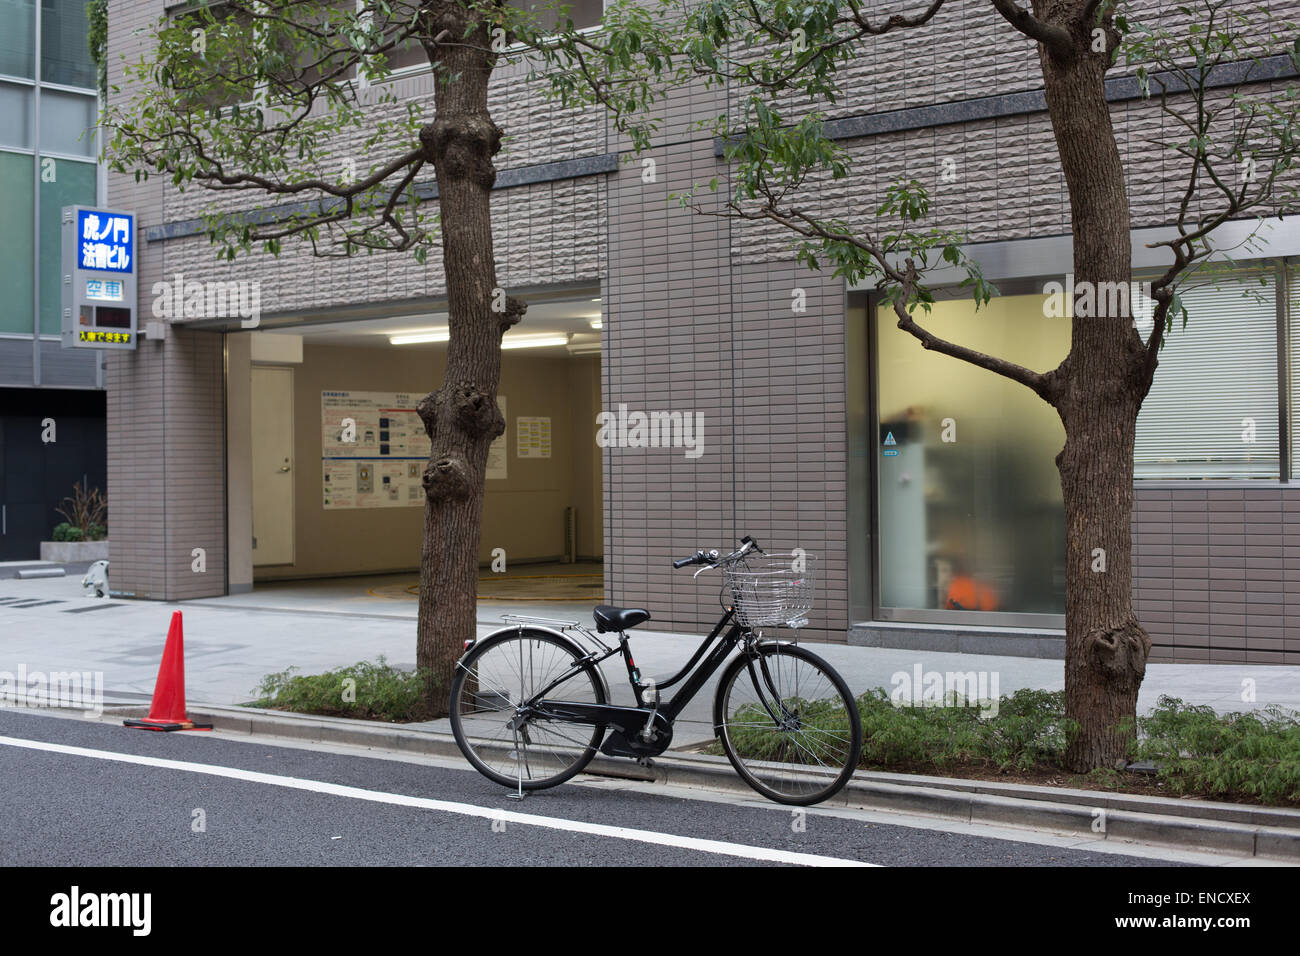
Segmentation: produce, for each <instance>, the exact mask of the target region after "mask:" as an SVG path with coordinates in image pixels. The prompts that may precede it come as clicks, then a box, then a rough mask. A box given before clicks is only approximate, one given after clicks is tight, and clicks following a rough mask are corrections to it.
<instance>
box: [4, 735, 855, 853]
mask: <svg viewBox="0 0 1300 956" xmlns="http://www.w3.org/2000/svg"><path fill="white" fill-rule="evenodd" d="M0 745H3V746H6V747H20V748H22V749H24V750H44V751H48V752H50V753H58V754H67V755H69V756H73V757H91V758H94V759H96V760H113V761H117V762H118V763H131V764H137V765H138V766H142V767H159V768H162V769H164V770H183V771H187V772H189V773H201V774H207V775H208V776H211V777H226V778H228V779H230V780H244V781H247V782H249V783H262V784H266V785H268V786H272V787H287V788H289V789H291V790H308V791H310V792H312V793H326V794H330V795H332V796H336V797H350V798H352V799H354V800H369V801H371V802H372V803H388V804H392V805H394V806H399V807H417V808H419V809H422V810H439V811H442V812H443V813H456V814H460V815H461V816H467V817H480V818H482V819H484V820H504V821H505V822H507V823H519V824H522V825H524V826H534V827H545V828H546V829H550V830H567V831H568V832H570V833H588V834H591V835H592V836H603V837H611V838H613V839H616V840H633V841H636V842H638V843H653V844H656V845H658V846H670V847H677V848H679V849H683V850H696V851H698V852H700V853H716V854H719V855H722V856H735V857H740V858H742V859H746V860H766V861H770V862H774V863H792V864H796V865H800V866H878V865H879V864H876V863H863V862H860V861H858V860H847V859H843V858H841V857H834V856H818V855H817V854H813V853H794V852H792V851H789V850H774V849H769V848H768V847H761V846H747V845H745V844H743V843H724V842H722V841H720V840H702V839H698V838H696V837H687V836H677V835H676V834H673V833H659V832H656V831H654V830H636V829H633V828H631V827H616V826H610V825H608V824H604V823H584V822H582V821H579V820H565V819H563V818H562V817H542V816H537V815H535V814H531V813H519V812H517V811H514V810H497V809H492V808H489V807H479V806H475V805H474V804H472V803H455V802H452V801H450V800H432V799H429V798H427V797H412V796H410V795H408V794H404V793H387V792H385V791H382V790H363V789H362V788H361V787H349V786H345V785H343V784H338V783H326V782H324V781H322V780H306V779H303V778H302V777H284V776H280V775H279V774H273V773H262V772H260V771H257V770H242V769H240V768H238V767H223V766H221V765H219V764H206V763H191V762H189V761H186V760H168V759H166V758H164V757H144V756H141V755H139V754H124V753H117V752H115V751H111V750H91V749H90V748H87V747H70V746H67V745H66V744H52V743H47V742H45V741H43V740H26V739H24V738H21V737H0Z"/></svg>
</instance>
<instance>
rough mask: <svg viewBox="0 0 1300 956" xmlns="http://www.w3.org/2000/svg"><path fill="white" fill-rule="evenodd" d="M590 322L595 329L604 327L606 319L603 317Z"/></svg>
mask: <svg viewBox="0 0 1300 956" xmlns="http://www.w3.org/2000/svg"><path fill="white" fill-rule="evenodd" d="M590 324H591V327H592V328H593V329H599V328H603V327H604V320H603V319H592V320H591V323H590Z"/></svg>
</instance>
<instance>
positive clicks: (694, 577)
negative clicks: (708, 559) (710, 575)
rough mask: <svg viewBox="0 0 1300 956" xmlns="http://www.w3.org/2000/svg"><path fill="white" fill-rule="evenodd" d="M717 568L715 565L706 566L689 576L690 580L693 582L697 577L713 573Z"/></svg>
mask: <svg viewBox="0 0 1300 956" xmlns="http://www.w3.org/2000/svg"><path fill="white" fill-rule="evenodd" d="M717 567H718V566H717V565H716V564H706V565H705V566H704V567H702V568H700V569H699V570H698V571H696V572H695V573H694V574H692V575H691V580H692V581H694V580H695V579H696V578H698V577H699V576H700V575H701V574H703V573H704V572H705V571H713V570H715V569H716V568H717Z"/></svg>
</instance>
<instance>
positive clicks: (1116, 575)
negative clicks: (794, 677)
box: [1039, 3, 1151, 773]
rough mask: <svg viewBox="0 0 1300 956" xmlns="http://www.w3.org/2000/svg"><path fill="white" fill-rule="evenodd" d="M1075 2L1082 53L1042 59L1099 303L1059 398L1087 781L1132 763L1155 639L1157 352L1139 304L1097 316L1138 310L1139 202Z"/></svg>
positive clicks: (1073, 340) (1081, 752) (1082, 323)
mask: <svg viewBox="0 0 1300 956" xmlns="http://www.w3.org/2000/svg"><path fill="white" fill-rule="evenodd" d="M1071 6H1074V10H1073V12H1072V14H1070V15H1067V19H1066V22H1067V23H1072V25H1071V27H1070V32H1071V35H1072V38H1073V39H1074V41H1075V42H1074V43H1073V48H1074V49H1073V53H1072V54H1069V55H1065V56H1063V55H1061V52H1060V50H1059V49H1057V50H1055V51H1049V50H1048V49H1047V48H1046V47H1044V46H1042V45H1040V46H1039V57H1040V61H1041V63H1042V69H1043V80H1044V85H1045V90H1046V98H1047V105H1048V110H1049V112H1050V115H1051V119H1052V127H1053V131H1054V133H1055V136H1056V144H1057V149H1058V152H1059V154H1060V159H1061V167H1062V171H1063V172H1064V175H1065V181H1066V185H1067V188H1068V190H1069V195H1070V214H1071V221H1072V225H1073V236H1074V281H1075V287H1076V290H1083V289H1085V288H1088V287H1089V285H1090V286H1091V289H1092V291H1093V293H1094V295H1093V296H1092V308H1091V309H1088V308H1087V303H1086V302H1085V301H1081V300H1079V299H1078V298H1076V302H1075V311H1074V318H1073V320H1072V323H1071V333H1070V353H1069V355H1068V357H1067V358H1066V360H1065V362H1064V363H1063V364H1062V366H1061V368H1060V369H1059V370H1058V371H1059V373H1060V377H1061V389H1060V392H1059V395H1058V397H1057V401H1056V408H1057V412H1058V413H1059V414H1060V417H1061V421H1062V423H1063V424H1064V426H1065V447H1064V448H1063V449H1062V451H1061V453H1060V454H1059V455H1058V456H1057V459H1056V463H1057V468H1058V470H1059V471H1060V475H1061V491H1062V495H1063V498H1064V503H1065V520H1066V542H1067V544H1066V579H1065V627H1066V638H1065V642H1066V650H1065V654H1066V656H1065V711H1066V718H1067V720H1069V721H1072V722H1073V724H1074V730H1073V733H1072V735H1071V738H1070V742H1069V745H1068V748H1067V752H1066V758H1065V762H1066V766H1067V767H1068V768H1069V769H1071V770H1074V771H1076V772H1080V773H1082V772H1086V771H1088V770H1091V769H1094V768H1100V767H1114V766H1117V765H1121V764H1122V763H1123V762H1124V761H1125V760H1126V758H1127V754H1128V752H1129V745H1130V742H1131V741H1132V740H1133V738H1134V734H1135V732H1136V731H1135V722H1136V717H1137V695H1138V689H1139V687H1140V686H1141V684H1142V678H1143V676H1144V675H1145V674H1146V661H1147V655H1148V652H1149V651H1150V647H1151V640H1150V637H1149V636H1148V635H1147V633H1146V631H1145V630H1144V629H1143V628H1142V626H1141V624H1139V623H1138V620H1137V618H1136V616H1135V615H1134V613H1133V599H1132V564H1131V553H1132V527H1131V523H1132V514H1133V439H1134V435H1135V431H1136V425H1137V415H1138V411H1139V410H1140V409H1141V406H1142V400H1143V399H1144V398H1145V396H1146V391H1147V384H1146V382H1145V380H1144V376H1143V374H1142V366H1143V362H1144V360H1145V348H1144V344H1143V342H1142V340H1141V337H1140V336H1139V335H1138V333H1137V330H1136V328H1135V327H1134V324H1133V319H1132V313H1131V309H1130V308H1124V309H1123V310H1122V314H1118V315H1099V314H1096V313H1097V311H1098V306H1097V303H1098V302H1099V301H1101V299H1102V297H1101V296H1100V295H1099V294H1098V293H1100V292H1101V291H1102V290H1105V289H1108V288H1112V287H1111V286H1110V285H1109V284H1110V283H1123V289H1124V290H1125V293H1126V295H1125V298H1123V299H1122V300H1119V301H1123V302H1125V303H1127V302H1128V299H1127V292H1128V290H1130V289H1131V285H1130V281H1131V279H1132V258H1131V256H1132V252H1131V248H1130V239H1129V208H1128V197H1127V194H1126V190H1125V185H1124V167H1123V165H1122V163H1121V162H1120V156H1119V150H1118V148H1117V146H1116V143H1115V134H1114V130H1113V128H1112V126H1111V120H1110V110H1109V107H1108V105H1107V102H1106V96H1105V84H1104V80H1105V74H1106V69H1107V60H1108V55H1107V54H1105V53H1094V52H1092V51H1091V49H1090V45H1091V44H1090V41H1091V35H1092V33H1091V31H1092V29H1093V28H1094V27H1095V24H1086V23H1083V22H1082V21H1081V18H1080V17H1079V13H1080V12H1081V9H1082V7H1083V4H1081V3H1080V4H1072V5H1071ZM1052 12H1054V13H1055V12H1057V11H1055V10H1054V11H1052ZM1053 19H1056V18H1055V17H1054V18H1053ZM1057 22H1058V23H1059V22H1061V21H1060V20H1057ZM1084 311H1088V312H1089V313H1090V314H1086V315H1084V314H1081V312H1084ZM1111 311H1117V310H1111Z"/></svg>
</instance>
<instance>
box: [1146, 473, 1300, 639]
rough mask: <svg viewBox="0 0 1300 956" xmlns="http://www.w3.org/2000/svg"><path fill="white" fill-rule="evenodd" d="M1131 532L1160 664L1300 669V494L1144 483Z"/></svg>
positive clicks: (1251, 486) (1272, 486)
mask: <svg viewBox="0 0 1300 956" xmlns="http://www.w3.org/2000/svg"><path fill="white" fill-rule="evenodd" d="M1133 531H1134V543H1133V554H1134V565H1133V600H1134V607H1135V609H1136V611H1137V615H1138V618H1139V619H1140V620H1141V621H1142V623H1143V625H1145V627H1146V629H1147V630H1148V632H1150V634H1151V639H1152V645H1153V646H1152V660H1155V661H1172V662H1176V663H1202V664H1203V663H1207V662H1211V663H1255V664H1300V589H1296V590H1297V593H1296V594H1295V595H1292V594H1288V593H1287V592H1288V590H1289V589H1290V588H1291V586H1292V585H1296V584H1300V487H1293V486H1291V485H1281V484H1279V483H1277V482H1258V481H1252V482H1244V481H1243V482H1227V481H1205V482H1183V483H1172V482H1138V484H1137V492H1136V495H1135V507H1134V515H1133Z"/></svg>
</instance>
